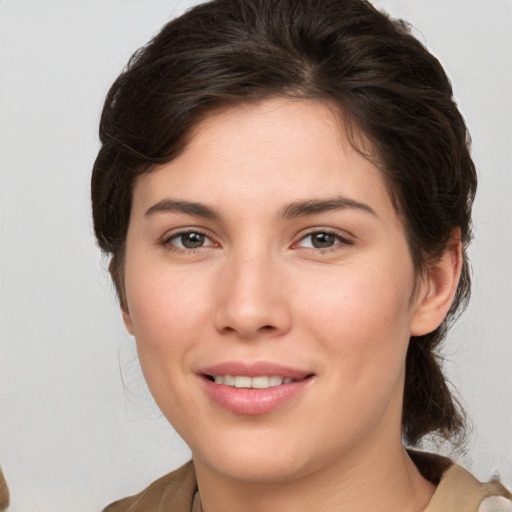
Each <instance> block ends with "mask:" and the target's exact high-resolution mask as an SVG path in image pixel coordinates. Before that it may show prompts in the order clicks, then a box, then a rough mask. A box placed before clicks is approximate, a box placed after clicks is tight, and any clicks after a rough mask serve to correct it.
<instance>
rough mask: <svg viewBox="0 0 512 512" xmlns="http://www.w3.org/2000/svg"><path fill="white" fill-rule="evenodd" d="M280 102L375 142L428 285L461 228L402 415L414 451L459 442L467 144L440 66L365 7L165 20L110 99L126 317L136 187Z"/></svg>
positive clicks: (109, 211) (100, 182)
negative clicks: (456, 326) (213, 134)
mask: <svg viewBox="0 0 512 512" xmlns="http://www.w3.org/2000/svg"><path fill="white" fill-rule="evenodd" d="M276 96H277V97H292V98H304V99H317V100H321V101H323V100H327V101H328V102H329V103H330V104H332V105H334V106H335V108H336V109H337V110H338V111H339V113H340V114H341V118H342V120H343V121H344V125H345V126H346V127H347V128H346V129H347V132H348V134H349V135H350V133H351V131H353V133H356V134H359V135H362V137H364V140H366V141H368V142H369V143H370V145H371V148H372V149H371V151H370V153H371V154H366V156H367V157H368V158H371V159H372V161H375V163H376V165H377V166H378V167H379V168H380V170H381V171H382V172H383V175H384V178H385V181H386V185H387V187H388V191H389V194H390V197H391V200H392V202H393V204H394V207H395V209H396V211H397V214H398V215H399V217H400V219H401V221H402V223H403V226H404V230H405V233H406V237H407V241H408V245H409V250H410V253H411V257H412V260H413V263H414V267H415V269H416V271H417V272H418V273H419V274H420V273H422V272H425V271H426V270H427V269H428V268H429V266H430V265H432V263H434V262H435V261H436V260H437V259H438V258H439V257H440V256H441V255H442V254H443V252H444V251H445V250H446V247H447V244H448V243H449V241H450V239H451V238H452V237H453V235H454V232H455V230H457V229H460V238H461V245H462V258H463V263H462V274H461V278H460V281H459V284H458V288H457V291H456V294H455V298H454V301H453V304H452V306H451V309H450V311H449V313H448V315H447V317H446V319H445V321H444V322H443V324H442V325H441V326H440V327H439V328H437V329H436V330H434V331H433V332H431V333H429V334H426V335H424V336H413V337H411V340H410V343H409V349H408V353H407V359H406V382H405V390H404V404H403V415H402V432H403V437H404V441H405V442H406V443H408V444H411V445H414V444H417V443H418V441H419V440H420V439H421V438H422V437H423V436H425V435H427V434H431V435H435V436H440V437H442V438H444V439H447V440H451V441H452V442H455V440H456V439H460V438H461V437H463V434H464V430H465V419H464V414H463V412H462V409H461V407H460V406H459V403H458V401H457V400H456V399H455V398H454V397H453V396H452V394H451V392H450V389H449V386H448V384H447V382H446V380H445V378H444V376H443V373H442V370H441V364H442V359H441V357H440V356H439V348H440V344H441V343H442V341H443V339H444V338H445V335H446V332H447V328H448V327H449V325H450V324H451V322H453V320H454V319H455V318H456V316H457V314H458V313H459V312H461V311H462V310H463V308H464V307H465V305H466V303H467V300H468V299H469V295H470V271H469V264H468V259H467V255H466V248H467V245H468V244H469V242H470V240H471V237H472V229H471V227H472V225H471V206H472V203H473V199H474V195H475V191H476V173H475V167H474V164H473V162H472V160H471V156H470V152H469V146H470V139H469V134H468V132H467V129H466V126H465V123H464V120H463V118H462V116H461V114H460V112H459V111H458V109H457V106H456V104H455V102H454V100H453V95H452V87H451V84H450V81H449V79H448V77H447V76H446V74H445V72H444V70H443V68H442V66H441V64H440V63H439V61H438V60H437V59H436V58H435V57H434V56H433V55H431V54H430V53H429V52H428V51H427V50H426V48H425V47H424V46H423V45H422V44H421V43H420V42H419V41H418V40H417V39H416V38H414V37H413V36H412V35H411V33H410V30H409V26H408V25H407V24H406V23H404V22H403V21H401V20H393V19H391V18H390V17H389V16H388V15H386V14H384V13H382V12H379V11H378V10H376V9H375V8H374V7H373V6H372V5H371V4H370V3H369V2H367V1H364V0H213V1H211V2H207V3H204V4H201V5H198V6H196V7H194V8H192V9H191V10H189V11H187V12H186V13H185V14H184V15H182V16H181V17H179V18H176V19H175V20H173V21H171V22H169V23H168V24H167V25H165V26H164V27H163V28H162V29H161V31H160V32H159V33H158V34H157V35H156V36H155V37H154V38H153V39H152V40H151V41H150V42H149V43H148V44H147V45H145V46H144V47H142V48H140V49H139V50H138V51H136V52H135V54H134V55H133V56H132V58H131V59H130V61H129V62H128V65H127V67H126V68H125V70H124V71H123V72H122V73H121V74H120V75H119V77H118V78H117V79H116V81H115V82H114V84H113V85H112V87H111V89H110V91H109V93H108V95H107V97H106V100H105V105H104V109H103V113H102V116H101V122H100V140H101V149H100V151H99V153H98V156H97V158H96V161H95V163H94V168H93V173H92V209H93V219H94V228H95V233H96V237H97V240H98V244H99V246H100V248H101V249H102V250H103V251H104V252H106V253H109V254H111V256H112V259H111V266H110V269H111V273H112V276H113V279H114V282H115V285H116V288H117V291H118V295H119V298H120V301H121V305H122V307H126V306H125V291H124V251H125V240H126V235H127V229H128V223H129V216H130V208H131V200H132V190H133V187H134V183H135V181H136V179H137V176H139V175H140V174H142V173H145V172H150V171H151V169H153V168H154V166H155V165H158V164H164V163H167V162H169V161H171V160H173V159H174V158H175V157H176V156H177V155H179V154H180V152H181V151H183V149H184V148H185V147H186V144H187V136H188V135H189V134H190V132H191V130H192V128H193V127H194V126H195V125H197V123H198V122H199V121H200V120H201V119H202V118H204V116H205V115H207V114H208V113H209V112H210V111H212V110H217V109H219V108H227V107H229V106H230V105H233V104H236V103H240V102H241V101H242V102H243V101H246V102H250V101H258V100H264V99H266V98H271V97H276ZM350 127H353V128H352V130H351V129H350ZM357 139H358V137H352V142H353V144H355V145H356V146H357V144H356V142H355V140H357ZM359 139H360V137H359ZM356 149H358V148H357V147H356ZM359 150H360V151H361V152H362V149H359ZM365 153H366V152H365Z"/></svg>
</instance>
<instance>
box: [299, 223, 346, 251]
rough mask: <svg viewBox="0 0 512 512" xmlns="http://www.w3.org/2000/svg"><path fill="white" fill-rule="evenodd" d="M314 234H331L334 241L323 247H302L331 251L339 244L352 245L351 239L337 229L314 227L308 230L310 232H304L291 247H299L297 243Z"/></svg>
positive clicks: (337, 247)
mask: <svg viewBox="0 0 512 512" xmlns="http://www.w3.org/2000/svg"><path fill="white" fill-rule="evenodd" d="M314 235H327V236H331V237H333V238H334V243H333V245H331V246H329V247H323V248H322V247H303V248H304V249H306V250H310V251H314V252H321V253H327V252H331V251H335V250H337V249H339V248H340V247H339V246H340V245H341V246H351V245H354V241H353V240H349V239H348V238H346V237H344V236H341V235H340V234H339V233H338V232H337V231H333V230H332V229H315V230H314V231H310V232H308V233H306V234H305V235H304V236H302V237H301V238H300V239H299V241H298V242H296V243H294V244H293V245H292V249H295V248H301V247H300V245H299V244H300V243H301V242H303V241H304V240H306V239H308V238H311V239H312V237H313V236H314ZM311 245H313V241H311Z"/></svg>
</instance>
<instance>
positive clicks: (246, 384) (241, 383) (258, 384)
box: [214, 375, 294, 389]
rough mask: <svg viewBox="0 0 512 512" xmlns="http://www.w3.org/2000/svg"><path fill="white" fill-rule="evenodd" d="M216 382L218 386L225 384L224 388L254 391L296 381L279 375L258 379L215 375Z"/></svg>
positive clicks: (243, 376)
mask: <svg viewBox="0 0 512 512" xmlns="http://www.w3.org/2000/svg"><path fill="white" fill-rule="evenodd" d="M214 380H215V383H216V384H224V386H231V387H235V388H254V389H266V388H270V387H273V386H280V385H281V384H290V382H294V379H292V378H290V377H279V376H277V375H272V376H267V375H261V376H258V377H248V376H247V375H235V376H233V375H215V376H214Z"/></svg>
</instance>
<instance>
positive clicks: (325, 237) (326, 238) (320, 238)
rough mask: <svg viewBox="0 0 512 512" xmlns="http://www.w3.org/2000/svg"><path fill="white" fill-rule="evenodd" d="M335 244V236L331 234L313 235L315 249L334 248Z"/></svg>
mask: <svg viewBox="0 0 512 512" xmlns="http://www.w3.org/2000/svg"><path fill="white" fill-rule="evenodd" d="M333 244H334V235H331V234H330V233H315V234H314V235H313V247H316V248H317V249H325V248H326V247H332V246H333Z"/></svg>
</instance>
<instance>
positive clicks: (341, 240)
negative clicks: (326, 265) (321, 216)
mask: <svg viewBox="0 0 512 512" xmlns="http://www.w3.org/2000/svg"><path fill="white" fill-rule="evenodd" d="M188 234H194V235H199V236H200V237H203V239H202V241H203V242H204V241H205V240H209V242H210V243H209V244H208V245H200V246H199V247H192V248H188V247H180V246H178V245H176V243H175V242H174V241H176V240H179V239H181V240H183V237H184V236H186V235H188ZM315 235H327V236H328V237H333V239H334V243H333V245H331V246H328V247H314V246H313V244H314V242H313V240H312V237H313V236H315ZM308 238H311V246H310V247H301V246H300V244H301V243H302V242H304V241H305V240H306V239H308ZM161 245H162V246H164V247H165V248H167V249H168V250H170V251H173V252H178V253H182V254H191V253H195V252H197V251H199V250H201V249H205V248H211V247H214V248H215V247H220V244H218V243H217V242H215V241H214V240H213V239H212V237H211V236H210V235H208V234H207V233H206V232H204V231H203V230H201V229H197V228H191V229H187V230H183V231H179V232H177V233H173V234H172V235H170V236H166V237H164V238H163V240H162V241H161ZM182 245H183V243H182ZM340 245H341V246H351V245H354V242H353V241H352V240H349V239H348V238H346V237H343V236H341V235H340V234H339V233H338V232H337V231H333V230H332V229H315V230H313V231H309V232H308V233H306V234H305V235H303V236H301V237H300V238H299V240H298V241H297V242H295V243H293V244H292V245H291V248H292V249H300V248H303V249H306V250H309V251H314V252H320V253H327V252H331V251H335V250H337V249H339V247H338V246H340Z"/></svg>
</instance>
